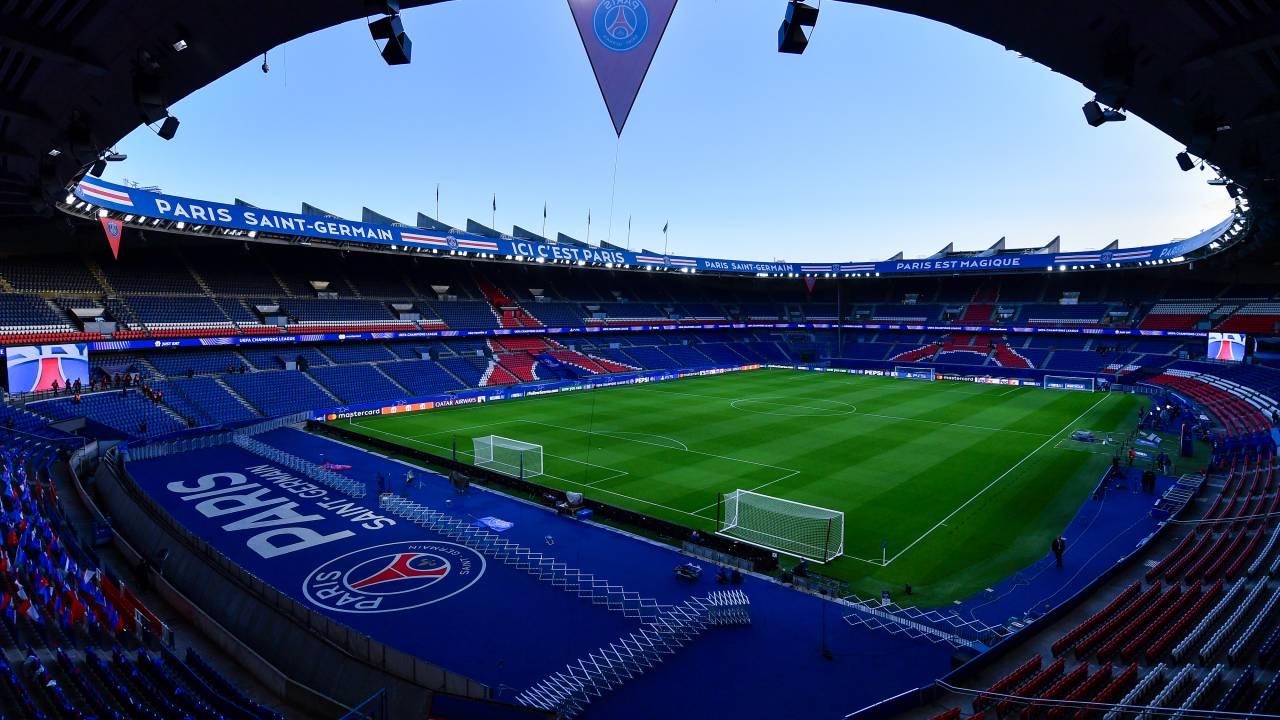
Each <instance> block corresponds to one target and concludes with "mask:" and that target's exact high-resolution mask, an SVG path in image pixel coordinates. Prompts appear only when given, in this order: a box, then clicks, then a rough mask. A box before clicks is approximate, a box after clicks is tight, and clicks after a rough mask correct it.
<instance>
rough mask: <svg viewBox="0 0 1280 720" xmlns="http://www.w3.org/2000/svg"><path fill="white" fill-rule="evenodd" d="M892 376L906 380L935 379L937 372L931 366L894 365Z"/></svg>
mask: <svg viewBox="0 0 1280 720" xmlns="http://www.w3.org/2000/svg"><path fill="white" fill-rule="evenodd" d="M893 376H894V377H896V378H903V379H906V380H936V379H937V374H936V373H935V372H934V369H933V368H931V367H912V366H910V365H906V366H903V365H896V366H894V368H893Z"/></svg>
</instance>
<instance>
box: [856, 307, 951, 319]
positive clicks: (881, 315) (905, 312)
mask: <svg viewBox="0 0 1280 720" xmlns="http://www.w3.org/2000/svg"><path fill="white" fill-rule="evenodd" d="M940 317H942V306H941V305H907V304H903V305H889V304H884V305H877V306H875V309H874V310H873V311H872V312H871V319H872V320H873V321H875V322H894V323H929V322H937V320H938V318H940Z"/></svg>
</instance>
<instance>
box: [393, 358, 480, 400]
mask: <svg viewBox="0 0 1280 720" xmlns="http://www.w3.org/2000/svg"><path fill="white" fill-rule="evenodd" d="M379 367H381V368H382V370H383V372H385V373H386V374H388V375H390V376H391V377H392V378H394V379H395V381H396V382H398V383H400V384H401V385H403V386H405V387H406V388H408V389H409V391H410V392H412V393H413V394H414V395H435V394H440V393H446V392H450V391H453V390H462V389H463V388H464V385H463V384H462V383H460V382H458V379H457V378H455V377H454V376H453V375H450V374H449V372H448V371H446V370H445V369H444V368H442V367H441V366H440V364H439V363H436V362H435V361H433V360H403V361H400V362H389V363H383V364H382V365H380V366H379Z"/></svg>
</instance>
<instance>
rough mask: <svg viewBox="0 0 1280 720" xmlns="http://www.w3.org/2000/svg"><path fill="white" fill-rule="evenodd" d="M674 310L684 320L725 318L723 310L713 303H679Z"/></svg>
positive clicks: (710, 320) (714, 320)
mask: <svg viewBox="0 0 1280 720" xmlns="http://www.w3.org/2000/svg"><path fill="white" fill-rule="evenodd" d="M676 311H677V312H679V313H680V315H681V316H682V318H683V319H685V320H698V321H702V322H717V321H723V320H724V319H725V316H724V310H723V309H722V308H721V307H720V306H719V305H716V304H714V303H703V302H686V303H681V304H680V306H679V307H677V308H676Z"/></svg>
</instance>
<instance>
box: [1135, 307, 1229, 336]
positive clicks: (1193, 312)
mask: <svg viewBox="0 0 1280 720" xmlns="http://www.w3.org/2000/svg"><path fill="white" fill-rule="evenodd" d="M1216 307H1218V302H1217V301H1216V300H1179V301H1177V302H1158V303H1156V304H1155V306H1153V307H1152V308H1151V310H1149V311H1148V312H1147V316H1146V317H1144V318H1142V322H1141V323H1139V324H1138V327H1139V328H1141V329H1143V330H1194V329H1195V327H1196V323H1198V322H1200V321H1201V320H1204V319H1205V316H1207V315H1208V314H1209V313H1210V312H1213V309H1214V308H1216Z"/></svg>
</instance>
